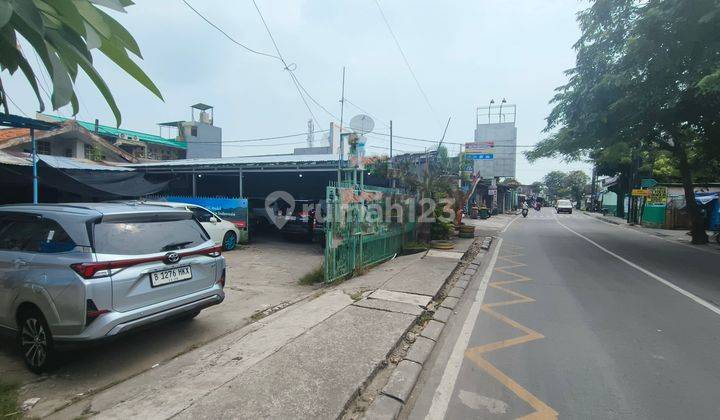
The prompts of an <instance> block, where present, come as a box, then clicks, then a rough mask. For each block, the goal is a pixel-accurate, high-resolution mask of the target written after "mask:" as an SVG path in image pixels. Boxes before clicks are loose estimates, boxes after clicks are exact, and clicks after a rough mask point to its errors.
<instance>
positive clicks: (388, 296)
mask: <svg viewBox="0 0 720 420" xmlns="http://www.w3.org/2000/svg"><path fill="white" fill-rule="evenodd" d="M368 297H369V298H370V299H380V300H387V301H391V302H399V303H407V304H410V305H415V306H421V307H423V308H424V307H426V306H427V305H428V303H430V300H432V298H431V297H430V296H424V295H416V294H413V293H403V292H394V291H392V290H383V289H378V290H376V291H374V292H372V293H371V294H370V296H368Z"/></svg>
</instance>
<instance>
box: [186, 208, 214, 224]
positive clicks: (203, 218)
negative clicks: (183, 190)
mask: <svg viewBox="0 0 720 420" xmlns="http://www.w3.org/2000/svg"><path fill="white" fill-rule="evenodd" d="M188 209H190V211H191V212H192V213H193V215H194V216H195V218H196V219H198V221H200V222H209V221H210V218H211V217H215V215H214V214H212V213H210V212H209V211H207V210H205V209H203V208H200V207H188Z"/></svg>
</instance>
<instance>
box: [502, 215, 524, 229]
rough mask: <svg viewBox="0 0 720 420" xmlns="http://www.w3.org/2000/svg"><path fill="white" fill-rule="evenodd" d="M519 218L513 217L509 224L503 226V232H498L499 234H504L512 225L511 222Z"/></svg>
mask: <svg viewBox="0 0 720 420" xmlns="http://www.w3.org/2000/svg"><path fill="white" fill-rule="evenodd" d="M519 217H520V216H519V215H518V216H515V218H514V219H512V220H511V221H510V223H508V224H507V225H505V227H504V228H503V230H501V231H500V233H505V232H506V231H507V230H508V228H509V227H510V225H512V224H513V222H514V221H516V220H517V219H518V218H519Z"/></svg>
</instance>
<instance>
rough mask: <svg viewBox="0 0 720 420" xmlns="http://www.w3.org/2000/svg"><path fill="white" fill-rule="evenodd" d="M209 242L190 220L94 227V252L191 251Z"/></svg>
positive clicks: (133, 222)
mask: <svg viewBox="0 0 720 420" xmlns="http://www.w3.org/2000/svg"><path fill="white" fill-rule="evenodd" d="M207 240H208V237H207V235H206V234H205V230H203V228H202V226H200V225H199V224H198V222H196V221H195V220H193V219H182V220H169V221H159V222H155V221H153V222H137V221H128V222H103V223H99V224H97V225H95V230H94V245H95V252H98V253H100V254H120V255H141V254H154V253H157V252H168V251H176V250H178V249H185V248H192V247H195V246H198V245H200V244H202V243H204V242H205V241H207Z"/></svg>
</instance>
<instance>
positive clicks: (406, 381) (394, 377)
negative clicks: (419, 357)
mask: <svg viewBox="0 0 720 420" xmlns="http://www.w3.org/2000/svg"><path fill="white" fill-rule="evenodd" d="M420 371H422V365H420V364H418V363H415V362H411V361H409V360H402V361H400V363H398V365H397V367H396V368H395V370H394V371H393V373H392V374H391V375H390V379H389V380H388V383H387V384H386V385H385V387H384V388H383V390H382V392H383V394H385V395H389V396H391V397H394V398H397V399H398V400H400V401H402V402H407V400H408V397H410V393H411V392H412V390H413V388H414V387H415V383H416V382H417V379H418V377H419V376H420Z"/></svg>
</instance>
